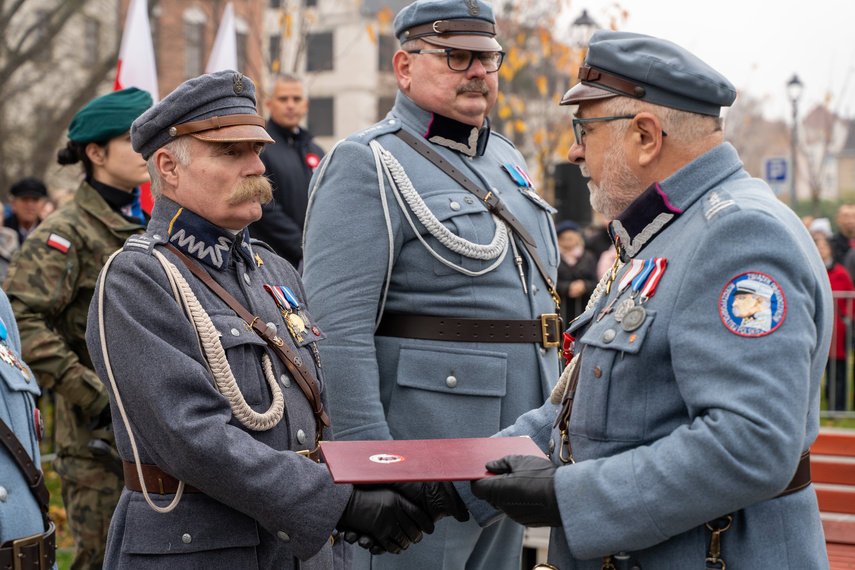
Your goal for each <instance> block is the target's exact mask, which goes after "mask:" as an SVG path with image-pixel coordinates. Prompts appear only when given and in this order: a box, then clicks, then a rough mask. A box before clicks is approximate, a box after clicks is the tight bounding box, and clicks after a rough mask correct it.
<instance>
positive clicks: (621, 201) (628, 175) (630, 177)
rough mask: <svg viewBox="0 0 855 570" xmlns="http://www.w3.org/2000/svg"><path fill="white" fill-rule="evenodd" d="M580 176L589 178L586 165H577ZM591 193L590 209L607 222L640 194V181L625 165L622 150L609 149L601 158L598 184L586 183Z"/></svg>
mask: <svg viewBox="0 0 855 570" xmlns="http://www.w3.org/2000/svg"><path fill="white" fill-rule="evenodd" d="M579 169H580V170H581V171H582V176H585V177H587V178H590V177H591V171H590V170H588V165H587V164H585V163H584V162H582V163H581V164H579ZM588 190H590V192H591V207H592V208H594V209H595V210H596V211H598V212H600V213H601V214H602V215H603V216H605V218H606V219H607V220H613V219H615V218H616V217H617V216H618V214H620V213H621V212H623V211H624V210H625V209H626V208H627V206H629V205H630V204H631V203H632V201H633V200H635V199H636V198H637V197H638V195H639V194H641V192H643V191H644V189H643V188H641V180H640V179H639V178H638V176H636V175H635V173H634V172H633V171H632V170H631V169H630V168H629V165H628V164H627V163H626V154H625V153H624V152H623V150H622V149H618V148H615V147H613V146H612V147H609V149H608V150H607V151H606V153H605V156H604V157H603V177H602V179H601V180H600V184H594V182H593V181H590V180H589V181H588Z"/></svg>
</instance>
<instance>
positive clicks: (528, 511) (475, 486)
mask: <svg viewBox="0 0 855 570" xmlns="http://www.w3.org/2000/svg"><path fill="white" fill-rule="evenodd" d="M556 469H557V467H556V466H555V465H554V464H553V463H552V462H551V461H550V460H548V459H544V458H542V457H534V456H532V455H508V456H506V457H503V458H502V459H499V460H497V461H491V462H489V463H488V464H487V471H489V472H490V473H497V474H498V475H496V476H495V477H485V478H484V479H481V480H480V481H472V483H471V485H470V487H471V489H472V494H473V495H475V496H476V497H478V498H479V499H483V500H485V501H487V502H488V503H490V504H491V505H493V507H494V508H496V509H499V510H501V511H504V513H505V514H506V515H508V517H510V518H511V519H513V520H514V521H516V522H518V523H520V524H522V525H526V526H561V525H562V523H561V513H560V512H559V511H558V499H557V498H556V496H555V470H556Z"/></svg>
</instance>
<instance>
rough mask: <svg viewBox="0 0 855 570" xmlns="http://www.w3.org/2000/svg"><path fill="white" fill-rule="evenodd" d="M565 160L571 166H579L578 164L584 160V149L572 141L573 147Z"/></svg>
mask: <svg viewBox="0 0 855 570" xmlns="http://www.w3.org/2000/svg"><path fill="white" fill-rule="evenodd" d="M567 160H569V161H570V162H572V163H573V164H579V162H581V161H583V160H585V147H584V146H582V145H580V144H579V143H577V142H576V141H575V140H574V141H573V146H571V147H570V150H568V151H567Z"/></svg>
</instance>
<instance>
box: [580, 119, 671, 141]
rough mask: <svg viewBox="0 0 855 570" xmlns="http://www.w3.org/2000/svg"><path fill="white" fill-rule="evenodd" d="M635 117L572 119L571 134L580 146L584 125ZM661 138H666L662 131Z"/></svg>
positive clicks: (666, 134)
mask: <svg viewBox="0 0 855 570" xmlns="http://www.w3.org/2000/svg"><path fill="white" fill-rule="evenodd" d="M635 117H636V115H621V116H620V117H591V118H590V119H573V134H575V135H576V144H577V145H579V146H582V137H583V136H585V129H583V128H582V125H584V124H585V123H608V122H609V121H619V120H621V119H634V118H635ZM662 136H663V137H667V136H668V133H666V132H665V131H662Z"/></svg>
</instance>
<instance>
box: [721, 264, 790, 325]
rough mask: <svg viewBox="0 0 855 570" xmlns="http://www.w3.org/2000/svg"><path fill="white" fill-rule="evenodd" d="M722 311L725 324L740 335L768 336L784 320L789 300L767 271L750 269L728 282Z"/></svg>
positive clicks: (723, 292) (722, 298)
mask: <svg viewBox="0 0 855 570" xmlns="http://www.w3.org/2000/svg"><path fill="white" fill-rule="evenodd" d="M719 313H720V314H721V320H722V322H724V326H726V327H727V328H728V329H730V330H731V331H732V332H734V333H736V334H738V335H739V336H747V337H757V336H764V335H767V334H769V333H771V332H773V331H774V330H775V329H777V328H778V327H779V326H780V325H781V323H782V322H784V316H785V315H786V314H787V300H786V299H785V298H784V292H783V291H782V290H781V287H780V286H779V285H778V283H777V282H776V281H775V280H774V279H772V278H771V277H769V276H768V275H766V274H764V273H758V272H747V273H742V274H741V275H737V276H736V277H734V278H733V279H731V280H730V281H729V282H728V284H727V285H725V287H724V289H723V290H722V292H721V297H720V299H719Z"/></svg>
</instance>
